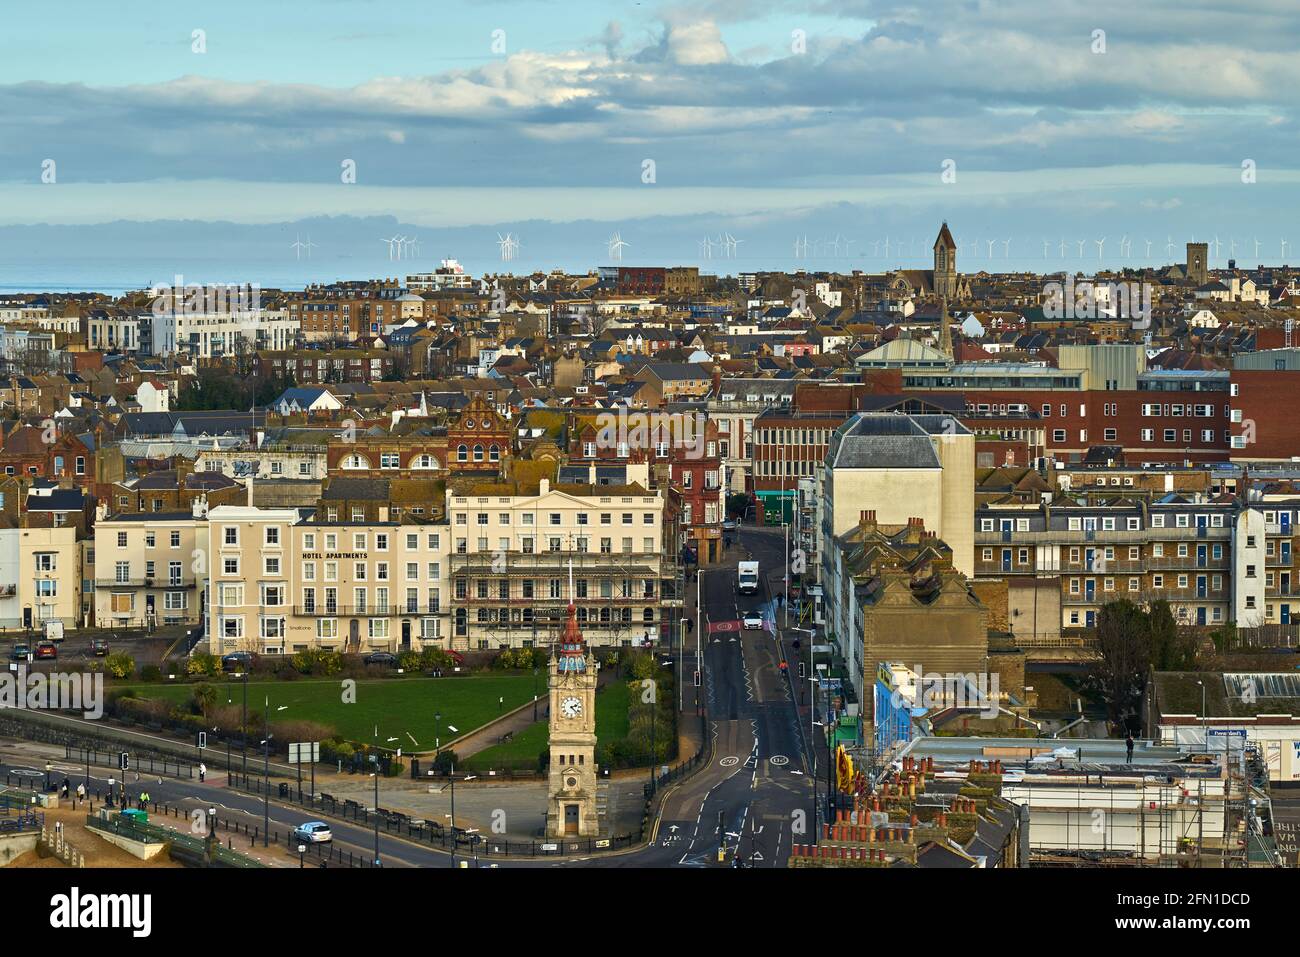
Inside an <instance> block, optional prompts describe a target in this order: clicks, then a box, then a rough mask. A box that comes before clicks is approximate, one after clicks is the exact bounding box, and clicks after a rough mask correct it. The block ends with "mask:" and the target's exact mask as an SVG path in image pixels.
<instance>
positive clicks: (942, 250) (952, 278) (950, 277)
mask: <svg viewBox="0 0 1300 957" xmlns="http://www.w3.org/2000/svg"><path fill="white" fill-rule="evenodd" d="M934 294H935V295H936V296H938V297H939V298H940V299H956V298H957V244H956V243H955V242H954V241H953V238H952V233H950V232H949V231H948V224H947V223H946V222H945V223H944V224H943V226H941V227H940V228H939V235H938V236H937V237H936V238H935V240H934Z"/></svg>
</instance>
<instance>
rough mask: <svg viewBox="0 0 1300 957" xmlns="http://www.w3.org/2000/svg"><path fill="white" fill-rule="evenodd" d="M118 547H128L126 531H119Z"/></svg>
mask: <svg viewBox="0 0 1300 957" xmlns="http://www.w3.org/2000/svg"><path fill="white" fill-rule="evenodd" d="M117 547H118V548H126V532H118V533H117Z"/></svg>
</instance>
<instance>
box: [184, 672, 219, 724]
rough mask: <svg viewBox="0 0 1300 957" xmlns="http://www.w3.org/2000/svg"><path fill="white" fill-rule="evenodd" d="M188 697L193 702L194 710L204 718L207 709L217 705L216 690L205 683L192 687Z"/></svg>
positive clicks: (206, 714)
mask: <svg viewBox="0 0 1300 957" xmlns="http://www.w3.org/2000/svg"><path fill="white" fill-rule="evenodd" d="M190 697H191V699H192V700H193V702H194V707H195V709H197V710H198V712H199V714H201V715H203V716H204V717H205V718H206V717H207V716H208V709H209V708H211V707H212V706H213V705H214V704H216V703H217V689H216V688H215V687H213V686H212V685H210V684H208V683H207V682H206V681H205V682H203V683H202V684H197V685H195V686H194V690H193V691H192V692H191V693H190Z"/></svg>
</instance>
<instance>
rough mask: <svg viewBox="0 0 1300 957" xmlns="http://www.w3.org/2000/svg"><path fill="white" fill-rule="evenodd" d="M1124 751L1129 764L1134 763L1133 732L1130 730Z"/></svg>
mask: <svg viewBox="0 0 1300 957" xmlns="http://www.w3.org/2000/svg"><path fill="white" fill-rule="evenodd" d="M1124 753H1125V755H1126V760H1127V761H1128V763H1129V764H1132V763H1133V732H1132V731H1130V732H1128V735H1127V736H1126V737H1125V738H1124Z"/></svg>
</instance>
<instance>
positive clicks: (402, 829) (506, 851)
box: [229, 774, 648, 857]
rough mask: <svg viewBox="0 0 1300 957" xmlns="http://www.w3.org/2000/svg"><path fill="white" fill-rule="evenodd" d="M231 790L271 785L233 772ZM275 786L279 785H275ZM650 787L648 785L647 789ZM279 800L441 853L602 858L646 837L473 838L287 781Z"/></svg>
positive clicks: (278, 793) (250, 790)
mask: <svg viewBox="0 0 1300 957" xmlns="http://www.w3.org/2000/svg"><path fill="white" fill-rule="evenodd" d="M229 786H230V787H232V788H235V789H236V790H240V791H245V792H248V793H252V794H257V795H260V794H261V793H262V792H263V790H264V789H265V787H266V783H265V782H264V781H263V780H262V779H260V778H255V777H252V776H244V775H239V774H232V775H231V777H230V783H229ZM271 786H272V787H276V785H271ZM647 787H648V785H647ZM272 796H274V797H275V798H276V799H277V800H279V801H282V802H286V803H289V804H292V805H295V806H297V807H301V808H305V809H307V810H309V811H311V812H312V813H314V814H318V815H320V816H322V817H333V818H338V819H340V820H344V821H351V822H354V823H357V824H360V825H361V826H363V827H372V826H374V823H375V821H376V819H378V822H379V826H380V828H381V829H382V831H383V832H384V833H385V834H389V835H395V836H397V837H402V838H405V839H407V840H410V841H416V842H419V843H422V844H427V845H429V846H430V847H435V848H440V849H442V850H451V849H454V850H456V851H457V852H458V853H461V854H463V855H467V856H468V855H477V856H479V857H559V856H563V855H570V854H600V853H604V852H608V851H617V850H623V849H626V848H629V847H634V846H636V845H637V844H639V843H641V834H640V833H638V834H631V833H628V834H620V835H617V836H614V837H610V838H597V837H584V838H573V837H554V838H546V837H536V838H526V839H519V838H515V839H513V840H512V839H510V838H506V837H503V838H500V839H496V838H493V837H491V836H490V835H484V834H470V833H468V832H467V831H465V830H463V829H461V828H459V827H458V828H456V831H455V832H454V833H453V832H452V831H451V828H449V827H443V826H442V824H441V823H439V822H437V821H428V820H424V819H421V818H413V817H411V816H409V815H407V814H404V813H402V812H400V811H393V810H389V809H387V808H382V807H381V808H368V807H366V806H364V805H363V804H361V803H360V802H357V801H353V800H344V801H340V800H338V799H337V798H335V797H334V796H333V795H330V794H323V793H322V794H315V795H312V794H302V795H299V794H298V793H297V791H296V790H295V788H294V787H292V786H290V785H289V784H288V783H282V784H280V785H279V786H278V788H277V790H276V791H275V792H274V793H273V795H272Z"/></svg>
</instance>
